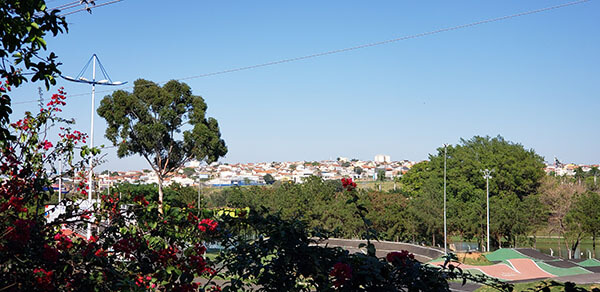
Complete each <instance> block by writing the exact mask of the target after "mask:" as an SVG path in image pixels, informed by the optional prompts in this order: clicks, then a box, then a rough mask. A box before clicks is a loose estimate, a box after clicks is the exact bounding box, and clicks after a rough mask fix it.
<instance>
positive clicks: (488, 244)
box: [480, 168, 494, 252]
mask: <svg viewBox="0 0 600 292" xmlns="http://www.w3.org/2000/svg"><path fill="white" fill-rule="evenodd" d="M480 171H481V172H482V173H483V178H485V181H486V201H487V207H486V213H487V252H490V178H492V176H491V175H490V174H491V173H492V172H493V171H494V170H493V169H492V170H489V169H487V168H486V169H485V170H480Z"/></svg>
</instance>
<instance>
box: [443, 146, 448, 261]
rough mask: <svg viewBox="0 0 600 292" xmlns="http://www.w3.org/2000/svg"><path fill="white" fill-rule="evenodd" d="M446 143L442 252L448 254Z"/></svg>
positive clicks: (445, 154) (445, 148) (445, 153)
mask: <svg viewBox="0 0 600 292" xmlns="http://www.w3.org/2000/svg"><path fill="white" fill-rule="evenodd" d="M447 148H448V144H444V254H448V228H447V225H446V158H447V157H448V152H447Z"/></svg>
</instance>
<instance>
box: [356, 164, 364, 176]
mask: <svg viewBox="0 0 600 292" xmlns="http://www.w3.org/2000/svg"><path fill="white" fill-rule="evenodd" d="M354 173H356V174H358V175H361V174H362V173H363V169H362V168H361V167H360V166H356V167H354Z"/></svg>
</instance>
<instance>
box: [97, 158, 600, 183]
mask: <svg viewBox="0 0 600 292" xmlns="http://www.w3.org/2000/svg"><path fill="white" fill-rule="evenodd" d="M418 162H419V161H410V160H400V161H392V160H391V158H390V156H389V155H376V156H375V157H374V159H373V160H371V161H363V160H358V159H349V158H346V157H338V158H337V159H335V160H321V161H286V162H260V163H219V162H215V163H211V164H205V163H200V162H197V161H194V162H191V163H188V164H186V166H185V167H183V168H181V169H179V171H178V172H177V173H175V174H173V175H172V176H171V177H169V178H167V179H166V180H165V185H170V184H172V183H178V184H180V185H183V186H198V185H202V186H214V187H220V186H235V185H239V186H243V185H264V184H268V183H270V182H273V181H292V182H295V183H301V182H302V181H303V180H304V179H305V178H307V177H309V176H313V175H314V176H319V177H322V178H323V179H332V180H335V179H341V178H344V177H351V178H353V179H355V180H377V179H378V178H380V177H381V176H385V179H386V180H393V179H395V178H399V177H401V176H402V175H403V174H404V173H406V172H407V171H408V170H409V169H410V168H411V167H412V166H413V165H415V164H417V163H418ZM598 166H599V165H598V164H589V165H584V164H573V163H561V162H559V161H558V160H555V161H554V162H553V163H546V167H545V169H544V170H545V171H546V173H548V174H556V175H558V176H563V175H567V176H573V175H575V174H576V169H578V168H581V170H582V171H584V172H588V171H590V170H591V169H592V167H598ZM96 177H97V178H98V183H99V185H98V186H99V187H100V188H105V187H108V186H109V185H115V184H118V183H122V182H129V183H141V184H152V183H157V182H158V178H157V177H156V175H155V173H154V171H152V170H149V169H144V170H140V171H109V170H105V171H103V172H101V173H99V174H96ZM265 180H267V181H265Z"/></svg>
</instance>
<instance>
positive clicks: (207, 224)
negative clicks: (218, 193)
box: [198, 218, 219, 232]
mask: <svg viewBox="0 0 600 292" xmlns="http://www.w3.org/2000/svg"><path fill="white" fill-rule="evenodd" d="M218 225H219V223H218V222H217V221H215V220H212V219H208V218H206V219H202V220H201V221H200V223H198V229H200V231H202V232H206V230H208V231H215V230H216V229H217V226H218Z"/></svg>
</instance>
